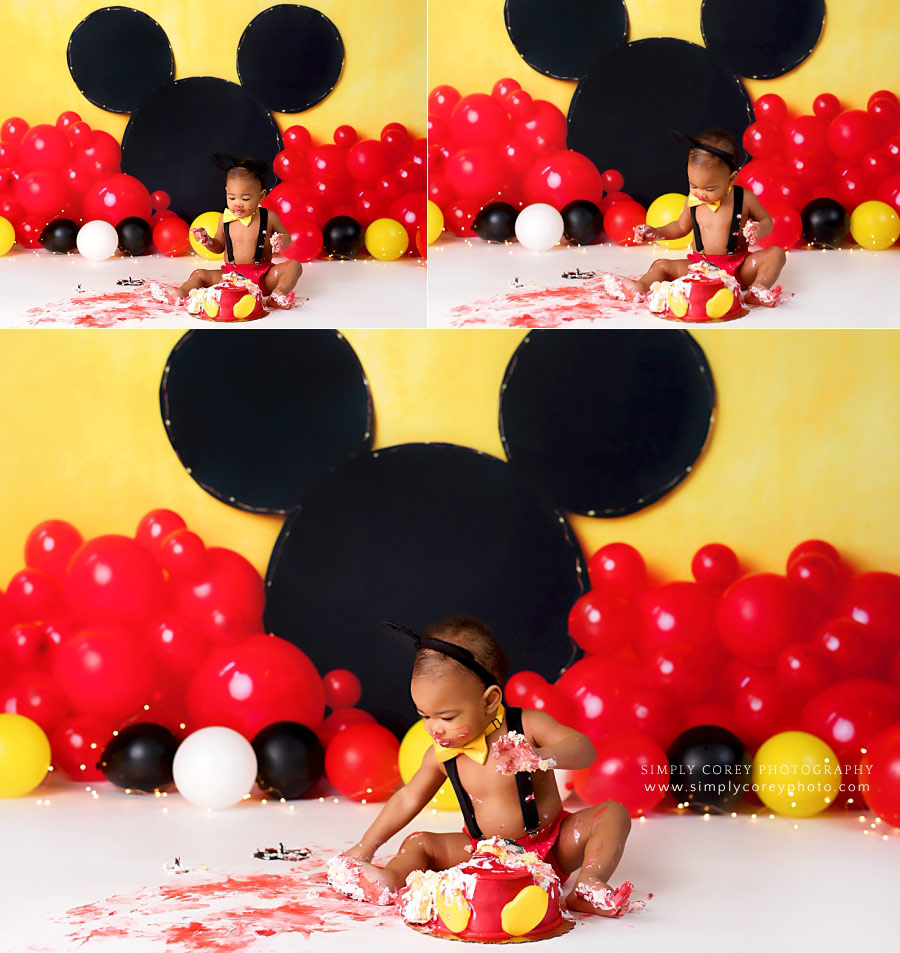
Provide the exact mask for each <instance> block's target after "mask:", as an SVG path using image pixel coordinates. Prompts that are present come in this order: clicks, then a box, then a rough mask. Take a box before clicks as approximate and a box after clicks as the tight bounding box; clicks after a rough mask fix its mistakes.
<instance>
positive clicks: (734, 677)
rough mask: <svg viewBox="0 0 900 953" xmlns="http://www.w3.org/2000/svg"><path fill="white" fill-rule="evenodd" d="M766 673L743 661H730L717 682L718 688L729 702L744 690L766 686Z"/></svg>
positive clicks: (737, 659)
mask: <svg viewBox="0 0 900 953" xmlns="http://www.w3.org/2000/svg"><path fill="white" fill-rule="evenodd" d="M768 675H769V673H768V671H767V670H766V669H764V668H760V667H759V666H757V665H752V664H751V663H750V662H748V661H746V660H745V659H741V658H736V659H732V660H731V661H730V662H729V663H728V665H726V666H725V670H724V671H723V672H722V676H721V678H720V680H719V687H720V688H721V690H722V692H723V693H724V697H725V698H727V699H728V700H729V701H731V700H733V697H734V696H735V695H736V694H737V693H738V692H739V691H741V690H742V689H744V688H754V687H761V686H763V685H765V684H766V681H767V679H768Z"/></svg>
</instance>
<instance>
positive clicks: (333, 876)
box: [328, 854, 397, 907]
mask: <svg viewBox="0 0 900 953" xmlns="http://www.w3.org/2000/svg"><path fill="white" fill-rule="evenodd" d="M328 883H330V884H331V886H332V887H334V889H335V890H337V891H338V893H342V894H344V895H345V896H348V897H350V898H352V899H353V900H363V901H365V902H366V903H377V904H378V905H379V906H382V907H386V906H389V905H390V904H392V903H393V902H394V901H395V900H396V898H397V891H396V890H395V889H394V888H393V887H392V886H391V884H390V883H389V881H388V878H387V875H386V874H385V872H384V871H383V870H382V869H381V868H380V867H376V866H375V865H374V864H369V863H366V862H365V861H362V860H356V859H354V858H353V857H347V856H346V855H344V854H339V855H338V856H337V857H332V859H331V860H330V861H329V862H328Z"/></svg>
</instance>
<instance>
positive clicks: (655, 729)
mask: <svg viewBox="0 0 900 953" xmlns="http://www.w3.org/2000/svg"><path fill="white" fill-rule="evenodd" d="M683 722H684V715H683V713H682V709H681V706H680V705H679V704H678V703H677V702H675V701H674V700H673V699H672V698H671V697H670V696H669V695H668V694H667V693H666V692H665V691H662V690H661V689H658V688H652V687H649V686H643V685H640V686H638V687H637V688H635V689H633V690H632V691H631V692H630V693H625V695H624V697H623V699H622V706H621V713H620V716H619V726H620V729H621V730H622V731H625V732H634V731H637V732H639V733H640V734H643V735H647V736H649V737H650V738H653V739H654V741H658V742H659V743H660V744H661V745H662V746H663V747H667V746H668V745H669V744H671V742H672V741H673V739H674V738H675V736H676V735H677V734H678V733H679V732H680V731H682V730H683Z"/></svg>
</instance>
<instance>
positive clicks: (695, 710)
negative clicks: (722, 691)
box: [681, 702, 738, 735]
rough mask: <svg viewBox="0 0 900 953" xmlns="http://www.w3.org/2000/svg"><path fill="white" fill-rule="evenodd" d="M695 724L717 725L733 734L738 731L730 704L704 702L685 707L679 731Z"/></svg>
mask: <svg viewBox="0 0 900 953" xmlns="http://www.w3.org/2000/svg"><path fill="white" fill-rule="evenodd" d="M697 725H718V726H719V727H720V728H725V729H726V730H727V731H730V732H731V733H732V734H733V735H736V734H737V733H738V726H737V721H735V718H734V711H733V710H732V708H731V706H725V705H716V704H711V703H709V702H706V703H704V704H702V705H692V706H691V707H690V708H688V709H687V711H686V712H685V715H684V720H683V721H682V723H681V731H687V729H688V728H694V727H696V726H697Z"/></svg>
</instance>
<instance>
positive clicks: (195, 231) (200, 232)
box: [191, 228, 213, 248]
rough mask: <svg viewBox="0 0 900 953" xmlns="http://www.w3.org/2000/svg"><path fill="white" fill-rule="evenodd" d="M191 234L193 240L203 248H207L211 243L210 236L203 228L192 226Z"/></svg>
mask: <svg viewBox="0 0 900 953" xmlns="http://www.w3.org/2000/svg"><path fill="white" fill-rule="evenodd" d="M191 235H193V236H194V241H195V242H196V243H197V244H198V245H202V246H203V247H204V248H209V246H210V245H212V242H213V240H212V236H211V235H210V234H209V232H208V231H207V230H206V229H205V228H192V229H191Z"/></svg>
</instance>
